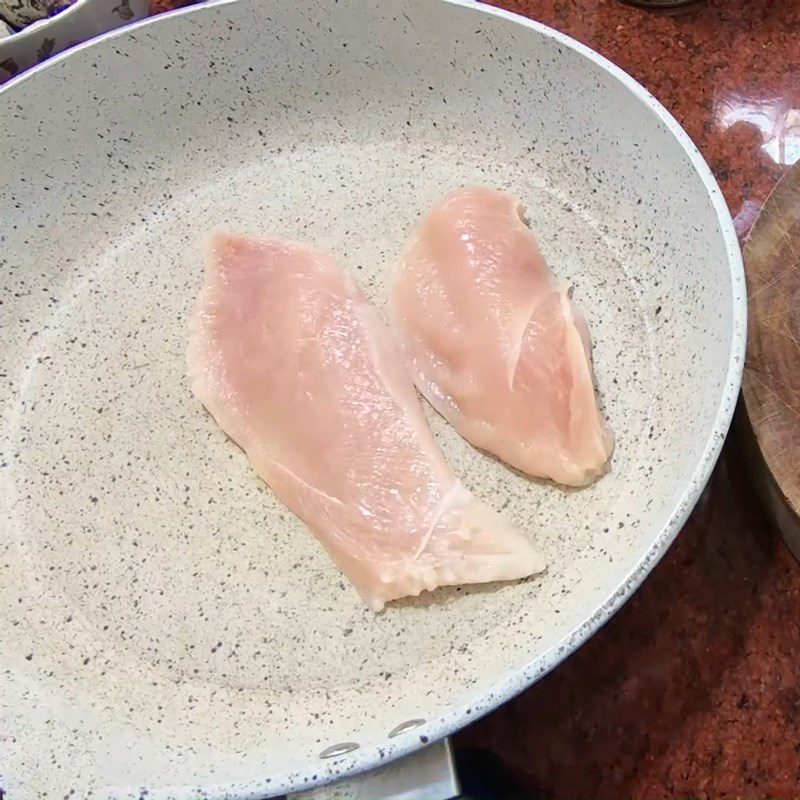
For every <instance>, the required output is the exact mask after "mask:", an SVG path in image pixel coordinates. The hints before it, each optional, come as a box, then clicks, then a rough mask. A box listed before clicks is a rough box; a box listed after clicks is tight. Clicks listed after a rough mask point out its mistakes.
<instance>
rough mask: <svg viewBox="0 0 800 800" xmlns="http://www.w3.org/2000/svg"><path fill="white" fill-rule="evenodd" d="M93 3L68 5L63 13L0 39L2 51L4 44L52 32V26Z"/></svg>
mask: <svg viewBox="0 0 800 800" xmlns="http://www.w3.org/2000/svg"><path fill="white" fill-rule="evenodd" d="M91 2H92V0H75V2H74V3H71V4H70V5H68V6H67V7H66V8H65V9H64V10H63V11H59V12H58V14H54V15H53V16H52V17H47V18H45V19H39V20H36V21H35V22H31V23H29V24H28V25H26V26H25V27H24V28H22V30H18V31H14V32H13V33H11V34H9V35H8V36H4V37H3V38H2V39H0V50H2V48H3V45H4V44H10V43H11V42H14V43H15V44H16V43H17V42H22V41H24V40H25V39H26V38H28V37H30V38H33V37H34V35H37V34H40V33H44V32H45V31H47V30H50V26H51V25H55V24H56V23H57V22H62V21H63V20H64V19H65V18H67V17H70V16H72V15H73V14H74V12H75V11H77V10H78V9H79V8H80V7H81V6H85V5H88V4H89V3H91ZM95 38H100V37H95ZM90 41H95V39H91V40H90Z"/></svg>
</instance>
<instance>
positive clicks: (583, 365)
mask: <svg viewBox="0 0 800 800" xmlns="http://www.w3.org/2000/svg"><path fill="white" fill-rule="evenodd" d="M390 311H391V320H392V325H393V329H394V332H395V334H396V336H397V339H398V342H399V344H400V347H401V351H402V353H403V355H404V358H405V360H406V362H407V365H408V367H409V369H410V372H411V374H412V377H413V379H414V381H415V383H416V384H417V386H418V387H419V389H420V391H421V392H422V393H423V394H424V395H425V397H427V398H428V400H429V401H430V402H431V404H432V405H433V406H434V407H435V408H436V409H437V410H438V411H439V412H440V413H441V414H442V415H443V416H444V417H445V418H446V419H447V420H448V421H449V422H450V423H451V424H452V425H453V426H454V427H455V428H456V430H458V431H459V433H461V435H462V436H464V437H465V438H466V439H468V440H469V441H470V442H472V443H473V444H474V445H476V446H477V447H479V448H481V449H483V450H486V451H488V452H490V453H494V454H495V455H497V456H499V457H500V458H501V459H503V460H504V461H506V462H507V463H508V464H511V465H512V466H513V467H516V468H517V469H519V470H521V471H523V472H525V473H527V474H529V475H533V476H536V477H541V478H548V479H550V480H553V481H556V482H557V483H562V484H567V485H571V486H581V485H584V484H586V483H589V482H590V481H592V480H593V479H594V478H595V477H597V476H598V475H600V474H601V473H602V472H603V471H604V470H605V468H606V464H607V462H608V460H609V458H610V456H611V453H612V450H613V445H614V440H613V436H612V434H611V431H610V429H609V428H608V426H607V425H606V423H605V421H604V420H603V418H602V416H601V414H600V411H599V409H598V405H597V399H596V397H595V389H594V383H593V372H592V363H591V345H590V340H589V331H588V328H587V326H586V322H585V320H584V318H583V316H582V314H581V313H580V311H579V310H578V308H577V307H576V306H575V304H574V303H573V302H572V299H571V293H570V289H569V287H568V286H566V285H565V284H563V283H561V282H559V281H557V280H556V279H555V278H554V277H553V275H552V274H551V272H550V270H549V269H548V267H547V264H546V263H545V261H544V259H543V258H542V255H541V253H540V252H539V248H538V246H537V243H536V239H535V237H534V235H533V233H532V232H531V230H530V229H529V228H528V226H527V225H526V224H525V220H524V209H523V207H522V204H521V203H520V202H519V200H517V199H516V198H515V197H513V196H512V195H510V194H506V193H505V192H500V191H496V190H494V189H488V188H481V187H478V188H470V189H460V190H458V191H456V192H453V193H452V194H450V195H448V196H447V197H446V198H445V199H444V200H442V201H441V202H440V203H439V204H438V205H436V206H434V208H432V209H431V210H430V211H429V212H428V213H427V214H425V215H424V216H423V217H422V219H421V220H420V221H419V222H418V223H417V225H416V227H415V228H414V230H413V231H412V233H411V236H410V238H409V241H408V243H407V245H406V248H405V251H404V253H403V255H402V257H401V259H400V262H399V264H398V265H397V268H396V270H395V273H394V276H393V282H392V288H391V293H390Z"/></svg>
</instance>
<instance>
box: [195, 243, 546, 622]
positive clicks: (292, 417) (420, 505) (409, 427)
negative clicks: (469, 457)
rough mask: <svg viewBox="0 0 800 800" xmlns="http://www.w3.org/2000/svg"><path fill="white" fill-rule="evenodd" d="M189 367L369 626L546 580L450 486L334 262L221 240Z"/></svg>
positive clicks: (538, 563)
mask: <svg viewBox="0 0 800 800" xmlns="http://www.w3.org/2000/svg"><path fill="white" fill-rule="evenodd" d="M188 364H189V375H190V380H191V385H192V389H193V391H194V393H195V394H196V395H197V397H198V398H199V399H200V400H201V402H202V403H203V404H204V405H205V407H206V408H207V409H208V410H209V411H210V412H211V414H212V415H213V416H214V418H215V419H216V421H217V422H218V423H219V425H220V426H221V428H222V429H223V430H224V431H225V432H226V433H227V434H228V435H229V436H230V437H231V438H232V439H233V440H234V441H235V442H237V443H238V444H239V445H240V446H241V447H242V448H243V449H244V451H245V452H246V453H247V456H248V457H249V459H250V462H251V464H252V466H253V468H254V469H255V471H256V472H257V473H258V474H259V475H260V476H261V478H263V480H264V481H265V482H266V483H267V484H269V486H270V487H271V488H272V489H273V490H274V491H275V492H276V494H277V495H278V497H280V499H281V500H282V501H283V502H284V503H285V504H286V505H287V506H288V507H289V508H290V509H291V510H292V511H293V512H294V513H295V514H296V515H297V516H298V517H300V519H302V520H303V522H305V524H306V525H307V526H308V527H309V528H310V529H311V531H312V532H313V533H314V534H315V536H316V537H317V538H318V539H319V541H320V542H321V543H322V544H323V545H324V547H325V548H326V549H327V551H328V552H329V553H330V555H331V556H332V557H333V559H334V560H335V561H336V563H337V564H338V565H339V567H340V568H341V570H342V571H343V572H344V573H345V575H347V577H348V578H349V579H350V581H351V582H352V583H353V585H354V586H355V588H356V589H357V590H358V592H359V594H360V595H361V597H362V598H363V599H364V601H365V602H366V603H367V604H368V605H369V607H370V608H372V609H373V610H375V611H378V610H380V609H381V608H382V607H383V605H384V603H386V602H387V601H390V600H393V599H396V598H400V597H404V596H406V595H418V594H419V593H420V592H422V591H423V590H425V589H429V590H431V589H435V588H436V587H438V586H445V585H452V584H461V583H483V582H487V581H502V580H512V579H515V578H522V577H524V576H527V575H531V574H532V573H535V572H539V571H541V570H542V569H543V567H544V564H543V561H542V559H541V557H540V556H539V554H538V553H537V551H536V550H535V549H534V547H533V545H532V544H531V543H530V541H529V540H528V539H527V538H526V537H525V536H523V535H522V534H521V533H519V532H518V531H517V530H515V529H514V528H512V527H511V526H510V525H509V524H508V523H506V522H505V521H504V520H503V519H502V518H501V517H500V516H499V515H498V514H496V513H495V512H494V511H492V510H491V509H489V508H488V507H487V506H485V505H484V504H483V503H482V502H480V501H479V500H477V499H475V498H474V497H473V496H472V495H471V494H470V493H469V492H468V491H467V490H466V489H465V488H464V487H463V486H462V485H461V483H460V482H459V481H458V480H457V479H456V478H455V476H454V475H453V473H452V472H451V471H450V469H449V467H448V465H447V464H446V462H445V460H444V457H443V455H442V453H441V452H440V450H439V449H438V447H437V446H436V443H435V442H434V439H433V436H432V434H431V431H430V429H429V428H428V425H427V422H426V420H425V418H424V416H423V414H422V409H421V407H420V403H419V399H418V397H417V394H416V391H415V389H414V387H413V385H412V383H411V380H410V378H409V377H408V375H407V372H406V371H405V368H404V366H403V364H402V362H401V359H400V355H399V352H398V351H397V349H396V347H395V345H394V343H393V341H392V339H391V338H390V335H389V332H388V329H387V328H386V326H385V324H384V323H383V321H382V320H381V319H380V317H379V316H378V315H377V313H376V312H375V310H374V309H373V308H372V306H370V304H369V303H368V302H367V300H366V298H365V297H364V295H363V294H362V292H361V290H360V289H359V288H358V287H357V286H356V284H355V283H354V281H353V280H352V279H351V278H350V277H349V275H348V274H347V273H346V272H345V271H344V270H343V269H341V268H340V267H339V266H338V265H337V264H336V263H335V261H334V260H333V259H332V258H331V257H330V256H329V255H327V254H325V253H322V252H320V251H318V250H316V249H314V248H312V247H309V246H307V245H303V244H298V243H295V242H290V241H285V240H281V239H252V238H246V237H242V236H233V235H227V234H225V235H222V234H220V235H217V236H216V237H215V238H214V239H213V241H212V244H211V248H210V255H209V258H208V263H207V268H206V276H205V285H204V287H203V289H202V291H201V293H200V297H199V300H198V303H197V309H196V312H195V315H194V319H193V323H192V332H191V338H190V343H189V352H188ZM265 534H267V535H268V534H269V532H268V531H265Z"/></svg>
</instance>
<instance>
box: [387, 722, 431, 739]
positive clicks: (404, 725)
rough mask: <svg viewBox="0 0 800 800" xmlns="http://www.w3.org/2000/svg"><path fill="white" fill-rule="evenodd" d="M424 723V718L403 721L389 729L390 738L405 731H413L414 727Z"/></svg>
mask: <svg viewBox="0 0 800 800" xmlns="http://www.w3.org/2000/svg"><path fill="white" fill-rule="evenodd" d="M424 723H425V720H424V719H409V720H406V721H405V722H401V723H400V724H399V725H398V726H397V727H396V728H392V730H390V731H389V738H392V737H394V736H399V735H400V734H401V733H405V732H406V731H413V730H414V728H419V726H420V725H423V724H424Z"/></svg>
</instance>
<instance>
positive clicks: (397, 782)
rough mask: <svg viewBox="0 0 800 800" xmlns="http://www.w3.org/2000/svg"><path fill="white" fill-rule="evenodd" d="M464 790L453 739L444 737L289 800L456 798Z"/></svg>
mask: <svg viewBox="0 0 800 800" xmlns="http://www.w3.org/2000/svg"><path fill="white" fill-rule="evenodd" d="M460 793H461V789H460V786H459V783H458V777H457V776H456V770H455V765H454V763H453V753H452V751H451V749H450V740H449V739H444V740H442V741H440V742H435V743H434V744H432V745H429V746H428V747H426V748H424V749H423V750H418V751H417V752H416V753H412V754H411V755H410V756H406V757H405V758H401V759H398V760H397V761H393V762H392V763H390V764H386V765H385V766H383V767H379V768H378V769H375V770H372V771H371V772H366V773H364V774H363V775H356V776H355V777H353V778H346V779H345V780H342V781H338V782H336V783H330V784H327V785H326V786H320V787H318V788H316V789H309V790H308V791H305V792H299V793H297V794H291V795H289V797H288V798H287V800H453V798H457V797H458V796H459V795H460Z"/></svg>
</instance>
